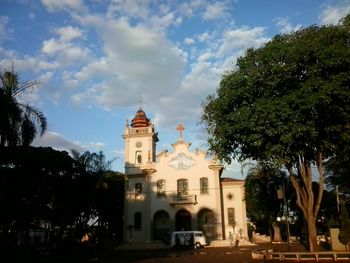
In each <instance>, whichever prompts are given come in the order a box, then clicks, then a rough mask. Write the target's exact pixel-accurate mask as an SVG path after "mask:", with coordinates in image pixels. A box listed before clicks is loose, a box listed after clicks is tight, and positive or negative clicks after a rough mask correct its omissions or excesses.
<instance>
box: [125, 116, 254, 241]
mask: <svg viewBox="0 0 350 263" xmlns="http://www.w3.org/2000/svg"><path fill="white" fill-rule="evenodd" d="M177 131H178V132H179V139H178V141H177V142H175V143H173V144H172V147H173V150H171V151H166V150H164V151H161V152H159V153H157V151H156V146H157V142H158V133H157V132H156V130H155V128H154V126H153V125H152V123H151V121H150V119H148V118H147V116H146V113H145V112H144V111H143V110H142V109H140V110H138V111H137V112H136V115H135V117H134V118H133V119H132V121H131V124H130V125H129V123H128V121H127V123H126V127H125V131H124V134H123V138H124V141H125V175H126V186H125V212H124V226H125V233H124V239H125V241H127V242H134V241H135V242H151V241H157V240H162V239H163V238H164V237H165V236H166V235H168V234H169V233H171V232H172V231H175V230H201V231H203V232H204V234H205V235H206V237H207V239H208V240H211V241H212V240H223V239H228V236H229V232H231V233H233V234H236V235H238V236H239V237H240V238H241V239H244V240H247V239H248V238H247V236H248V235H247V219H246V205H245V200H244V180H238V179H232V178H222V177H221V174H222V170H223V168H224V167H223V165H222V164H221V163H220V162H219V161H218V160H217V159H216V158H212V157H211V158H210V157H209V156H208V155H207V153H206V152H205V151H203V150H199V149H196V150H194V151H191V150H190V149H189V148H190V145H191V144H190V143H189V142H186V141H184V140H183V131H184V127H183V126H182V125H179V126H178V127H177Z"/></svg>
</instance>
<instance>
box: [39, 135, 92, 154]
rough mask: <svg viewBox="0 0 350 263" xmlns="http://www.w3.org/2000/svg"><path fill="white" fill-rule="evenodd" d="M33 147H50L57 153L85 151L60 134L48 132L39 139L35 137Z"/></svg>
mask: <svg viewBox="0 0 350 263" xmlns="http://www.w3.org/2000/svg"><path fill="white" fill-rule="evenodd" d="M32 145H33V146H37V147H39V146H43V147H52V148H54V149H56V150H59V151H67V152H70V150H71V149H74V150H77V151H78V152H85V151H86V150H87V149H86V148H85V147H83V146H81V145H79V144H77V143H74V142H71V141H69V140H67V139H65V138H64V137H63V136H62V135H61V134H59V133H56V132H52V131H48V132H46V133H45V134H44V135H43V136H41V137H39V136H38V137H36V138H35V140H34V141H33V143H32Z"/></svg>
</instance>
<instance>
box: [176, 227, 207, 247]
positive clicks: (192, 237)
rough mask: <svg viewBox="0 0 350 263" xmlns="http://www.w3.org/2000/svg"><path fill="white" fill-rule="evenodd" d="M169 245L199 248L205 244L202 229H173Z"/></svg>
mask: <svg viewBox="0 0 350 263" xmlns="http://www.w3.org/2000/svg"><path fill="white" fill-rule="evenodd" d="M170 245H171V246H172V247H174V248H180V247H184V248H185V247H187V248H194V249H197V248H201V247H203V246H206V245H207V240H206V237H205V235H204V234H203V232H202V231H175V232H173V233H172V235H171V241H170Z"/></svg>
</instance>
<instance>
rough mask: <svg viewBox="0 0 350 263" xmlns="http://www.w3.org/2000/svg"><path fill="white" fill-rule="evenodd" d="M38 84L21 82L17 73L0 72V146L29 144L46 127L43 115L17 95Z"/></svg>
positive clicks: (36, 82) (42, 132)
mask: <svg viewBox="0 0 350 263" xmlns="http://www.w3.org/2000/svg"><path fill="white" fill-rule="evenodd" d="M38 85H39V82H38V81H27V82H24V83H21V82H20V80H19V76H18V75H17V73H15V72H14V71H13V70H12V71H5V72H4V73H0V112H1V114H0V146H6V145H12V146H13V145H27V146H28V145H30V144H31V143H32V141H33V140H34V138H35V136H36V135H37V133H39V134H40V135H43V134H44V132H45V131H46V129H47V121H46V117H45V115H44V114H43V113H42V112H41V111H40V110H39V109H38V108H37V107H35V106H34V105H31V104H28V103H23V102H21V101H19V96H21V95H23V94H24V93H25V92H28V91H29V90H33V89H34V88H35V87H37V86H38Z"/></svg>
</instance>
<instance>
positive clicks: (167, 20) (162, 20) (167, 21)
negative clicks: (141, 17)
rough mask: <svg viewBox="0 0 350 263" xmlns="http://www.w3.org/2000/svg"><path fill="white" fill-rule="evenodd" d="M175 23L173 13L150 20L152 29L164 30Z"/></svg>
mask: <svg viewBox="0 0 350 263" xmlns="http://www.w3.org/2000/svg"><path fill="white" fill-rule="evenodd" d="M175 22H176V21H175V16H174V14H173V13H171V12H170V13H168V14H166V15H164V16H152V17H151V18H150V24H151V26H152V27H154V28H160V29H162V28H166V27H168V26H170V25H171V24H174V23H175Z"/></svg>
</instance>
